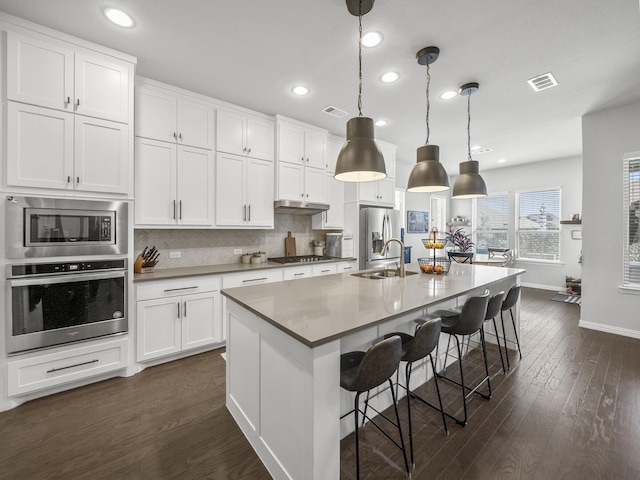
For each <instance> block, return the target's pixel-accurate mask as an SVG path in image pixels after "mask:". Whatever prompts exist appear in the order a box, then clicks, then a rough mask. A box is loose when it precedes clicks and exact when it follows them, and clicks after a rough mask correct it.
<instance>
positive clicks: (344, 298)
mask: <svg viewBox="0 0 640 480" xmlns="http://www.w3.org/2000/svg"><path fill="white" fill-rule="evenodd" d="M405 268H406V270H408V271H414V272H419V271H420V269H419V267H418V265H417V264H409V265H406V266H405ZM522 273H524V270H522V269H517V268H504V269H502V268H492V267H487V266H475V265H466V264H455V263H454V264H452V266H451V271H450V272H449V274H447V275H432V274H425V273H419V274H417V275H409V276H407V277H405V278H399V277H397V278H385V279H366V278H361V277H357V276H354V275H353V274H350V273H343V274H338V275H328V276H325V277H314V278H303V279H300V280H296V281H295V282H284V283H281V282H279V283H273V284H267V285H256V286H252V287H241V288H231V289H225V290H223V291H222V295H224V296H226V297H228V298H230V299H231V300H233V301H234V302H236V303H238V304H239V305H241V306H243V307H244V308H246V309H247V310H249V311H251V312H253V313H255V314H256V315H258V316H259V317H260V318H262V319H264V320H266V321H267V322H269V323H271V324H272V325H274V326H275V327H276V328H278V329H280V330H282V331H283V332H285V333H287V334H288V335H291V336H292V337H293V338H295V339H296V340H298V341H299V342H301V343H303V344H304V345H306V346H308V347H316V346H318V345H322V344H323V343H326V342H329V341H331V340H334V339H337V338H340V337H342V336H344V335H347V334H349V333H352V332H355V331H358V330H360V329H363V328H367V327H369V326H371V325H375V324H377V323H379V322H383V321H386V320H389V319H392V318H394V317H396V316H399V315H403V314H406V313H408V312H411V311H415V310H419V309H422V308H424V307H425V306H428V305H430V304H434V303H440V302H443V301H446V300H449V299H452V298H456V297H459V296H461V295H464V294H467V293H469V292H471V291H472V290H477V289H480V288H484V287H488V286H490V285H491V284H493V283H496V282H500V281H504V280H505V279H508V278H512V277H516V276H518V275H521V274H522Z"/></svg>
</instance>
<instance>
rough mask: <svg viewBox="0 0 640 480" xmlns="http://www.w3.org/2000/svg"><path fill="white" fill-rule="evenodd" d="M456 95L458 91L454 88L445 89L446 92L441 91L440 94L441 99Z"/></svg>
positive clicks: (449, 98)
mask: <svg viewBox="0 0 640 480" xmlns="http://www.w3.org/2000/svg"><path fill="white" fill-rule="evenodd" d="M457 96H458V92H456V91H455V90H447V91H446V92H443V93H441V94H440V98H441V99H442V100H451V99H452V98H453V97H457Z"/></svg>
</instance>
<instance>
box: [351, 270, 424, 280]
mask: <svg viewBox="0 0 640 480" xmlns="http://www.w3.org/2000/svg"><path fill="white" fill-rule="evenodd" d="M404 274H405V276H407V277H408V276H409V275H417V274H418V272H409V271H405V272H404ZM351 275H353V276H354V277H360V278H371V279H378V280H380V279H382V278H392V277H399V276H400V273H399V272H398V270H396V269H389V268H385V269H382V270H368V271H365V272H358V273H352V274H351Z"/></svg>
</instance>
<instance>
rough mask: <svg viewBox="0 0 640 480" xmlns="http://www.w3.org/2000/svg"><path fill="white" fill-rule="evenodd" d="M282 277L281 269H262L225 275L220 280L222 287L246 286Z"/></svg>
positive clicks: (277, 280) (273, 280)
mask: <svg viewBox="0 0 640 480" xmlns="http://www.w3.org/2000/svg"><path fill="white" fill-rule="evenodd" d="M283 278H284V277H283V275H282V269H275V270H269V269H264V270H259V271H257V272H251V273H240V274H236V275H228V276H225V277H224V279H223V281H222V287H223V288H233V287H246V286H249V285H259V284H261V283H271V282H281V281H282V280H283Z"/></svg>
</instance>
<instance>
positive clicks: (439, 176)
mask: <svg viewBox="0 0 640 480" xmlns="http://www.w3.org/2000/svg"><path fill="white" fill-rule="evenodd" d="M438 55H440V49H439V48H438V47H426V48H423V49H422V50H420V51H419V52H418V53H417V54H416V58H417V59H418V64H420V65H426V66H427V89H426V91H427V114H426V117H425V118H426V124H427V139H426V140H425V142H424V145H423V146H421V147H418V150H417V152H416V157H417V161H416V164H415V165H414V166H413V169H412V170H411V173H410V174H409V181H408V182H407V191H408V192H442V191H444V190H449V176H448V175H447V172H446V170H445V169H444V167H443V166H442V164H441V163H440V147H439V146H438V145H429V133H430V130H429V109H430V106H431V105H430V103H429V85H430V84H431V74H430V73H429V65H431V64H432V63H434V62H435V61H436V60H437V59H438Z"/></svg>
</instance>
